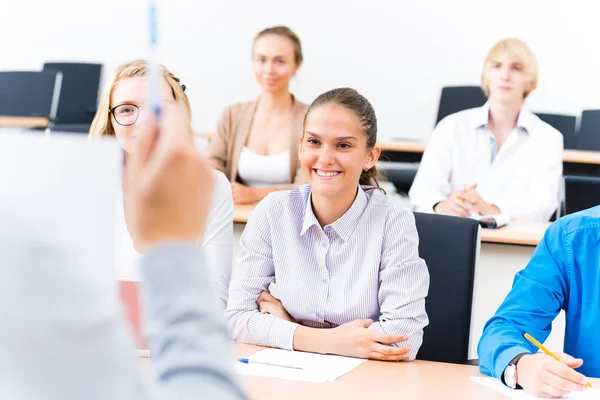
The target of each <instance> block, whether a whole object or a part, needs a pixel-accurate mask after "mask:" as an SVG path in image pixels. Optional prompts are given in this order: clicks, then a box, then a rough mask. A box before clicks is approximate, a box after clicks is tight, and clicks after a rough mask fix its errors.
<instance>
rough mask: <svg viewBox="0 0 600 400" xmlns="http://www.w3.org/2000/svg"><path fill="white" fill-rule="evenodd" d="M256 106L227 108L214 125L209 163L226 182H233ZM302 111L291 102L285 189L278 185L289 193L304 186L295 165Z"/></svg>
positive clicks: (303, 179)
mask: <svg viewBox="0 0 600 400" xmlns="http://www.w3.org/2000/svg"><path fill="white" fill-rule="evenodd" d="M257 104H258V102H257V101H249V102H246V103H238V104H234V105H232V106H229V107H227V108H226V109H225V111H224V112H223V115H221V118H220V120H219V123H218V124H217V133H216V134H215V135H213V137H212V139H211V141H210V147H209V158H210V161H211V162H212V164H213V166H214V167H215V168H216V169H218V170H219V171H221V172H223V173H224V174H225V175H226V176H227V179H229V181H230V182H235V181H236V180H237V177H238V173H237V172H238V160H239V158H240V154H241V153H242V149H243V148H244V145H245V144H246V141H247V140H248V135H249V134H250V128H251V125H252V120H253V118H254V112H255V110H256V105H257ZM306 110H308V105H306V104H304V103H301V102H299V101H297V100H296V99H294V120H293V127H294V128H293V129H294V130H293V132H292V133H291V135H290V175H289V179H288V185H280V187H281V188H282V189H290V188H292V187H294V186H297V185H300V184H302V183H306V178H305V177H304V174H303V173H302V172H301V170H300V163H299V162H298V142H299V139H300V136H302V125H303V123H304V115H305V114H306Z"/></svg>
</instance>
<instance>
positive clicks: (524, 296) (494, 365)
mask: <svg viewBox="0 0 600 400" xmlns="http://www.w3.org/2000/svg"><path fill="white" fill-rule="evenodd" d="M572 250H573V249H572V248H571V247H570V243H569V242H567V241H566V238H565V236H564V234H563V231H562V229H561V226H560V223H554V224H553V225H552V226H550V228H549V229H548V230H547V231H546V234H545V235H544V238H543V239H542V241H541V242H540V244H539V245H538V247H537V248H536V250H535V252H534V253H533V256H532V258H531V260H530V262H529V264H528V265H527V267H525V269H523V270H522V271H520V272H518V273H517V275H516V276H515V279H514V282H513V287H512V289H511V291H510V292H509V293H508V295H507V296H506V298H505V299H504V301H503V302H502V305H501V306H500V308H498V311H496V314H495V315H494V316H493V317H492V318H491V319H490V320H489V321H488V322H487V323H486V325H485V327H484V329H483V334H482V336H481V339H480V341H479V346H478V355H479V365H480V367H479V368H480V370H481V372H483V373H484V374H487V375H491V376H494V377H496V378H501V376H502V373H503V372H504V370H505V369H506V367H507V366H508V363H509V362H510V361H511V360H512V359H513V358H514V357H515V356H517V355H518V354H520V353H524V352H526V353H535V352H537V349H536V348H535V346H533V345H532V344H531V343H529V342H528V341H527V340H526V339H525V338H524V337H523V335H524V333H525V332H527V333H529V334H530V335H532V336H533V337H535V338H536V339H537V340H539V341H540V342H544V341H545V340H546V339H547V338H548V335H549V334H550V330H551V328H552V321H553V320H554V318H556V316H557V315H558V313H559V312H560V310H561V308H564V305H565V302H566V299H567V298H568V283H567V282H568V277H567V272H566V271H567V270H568V269H569V265H572V257H573V251H572ZM532 293H535V295H532Z"/></svg>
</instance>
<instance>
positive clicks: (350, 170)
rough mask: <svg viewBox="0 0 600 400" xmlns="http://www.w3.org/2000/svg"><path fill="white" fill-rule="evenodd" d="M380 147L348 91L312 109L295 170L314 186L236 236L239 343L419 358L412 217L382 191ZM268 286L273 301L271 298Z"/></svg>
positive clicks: (270, 200)
mask: <svg viewBox="0 0 600 400" xmlns="http://www.w3.org/2000/svg"><path fill="white" fill-rule="evenodd" d="M376 141H377V119H376V117H375V112H374V110H373V107H372V106H371V104H370V103H369V101H368V100H367V99H366V98H364V97H363V96H362V95H360V94H359V93H358V92H356V91H355V90H354V89H349V88H341V89H334V90H331V91H329V92H326V93H324V94H322V95H320V96H319V97H318V98H317V99H316V100H315V101H314V102H313V103H312V105H311V106H310V107H309V109H308V112H307V115H306V117H305V120H304V132H303V136H302V138H300V150H299V158H300V161H301V165H302V169H303V171H304V173H305V174H306V176H307V177H309V181H310V184H309V185H304V186H300V187H297V188H296V189H294V190H291V191H281V192H276V193H272V194H270V195H268V196H267V197H266V198H265V199H264V200H263V201H262V202H261V203H260V204H259V205H258V206H257V207H256V210H255V211H254V213H253V214H252V215H251V217H250V219H249V220H248V224H247V226H246V229H245V230H244V233H243V234H242V238H241V241H240V242H241V253H240V257H239V260H238V267H237V268H238V271H237V273H236V274H235V277H234V279H233V280H232V282H231V285H230V288H229V301H228V304H227V310H226V312H225V314H226V317H227V319H228V322H229V328H230V331H231V333H232V335H233V337H234V338H235V339H236V340H239V341H242V342H246V343H252V344H258V345H263V346H272V347H280V348H284V349H294V350H302V351H310V352H316V353H327V354H339V355H345V356H352V357H361V358H373V359H381V360H413V359H414V358H415V357H416V355H417V351H418V350H419V347H420V346H421V343H422V341H423V328H424V327H425V326H426V325H427V323H428V318H427V314H426V313H425V296H427V291H428V288H429V273H428V271H427V266H426V265H425V262H424V261H423V260H422V259H420V258H419V254H418V241H419V239H418V235H417V230H416V227H415V221H414V217H413V215H412V213H411V212H410V211H408V210H406V209H403V208H400V207H398V206H396V205H393V204H392V203H391V202H390V201H389V200H388V198H387V197H386V195H385V194H384V193H383V192H382V191H381V190H380V189H379V184H378V181H377V178H378V176H379V173H378V171H377V168H376V166H375V165H376V162H377V159H378V158H379V154H380V152H381V149H380V148H379V147H378V146H376V145H375V143H376ZM274 282H276V283H277V294H278V295H279V298H280V300H278V299H276V298H275V297H273V296H272V295H271V294H270V293H269V292H268V291H267V290H268V288H269V285H270V284H271V283H274ZM323 328H326V329H323Z"/></svg>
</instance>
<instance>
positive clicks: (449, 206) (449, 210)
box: [433, 190, 471, 217]
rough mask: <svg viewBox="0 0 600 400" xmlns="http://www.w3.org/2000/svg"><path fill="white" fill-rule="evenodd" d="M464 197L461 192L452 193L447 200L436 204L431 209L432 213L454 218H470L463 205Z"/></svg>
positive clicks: (469, 213)
mask: <svg viewBox="0 0 600 400" xmlns="http://www.w3.org/2000/svg"><path fill="white" fill-rule="evenodd" d="M464 195H465V194H464V192H463V191H462V190H456V191H454V192H453V193H452V194H451V195H450V197H448V199H447V200H444V201H440V202H439V203H437V204H436V205H435V207H434V208H433V211H435V212H436V213H438V214H444V215H451V216H454V217H468V216H470V215H471V212H470V211H469V210H468V209H467V207H466V205H465V202H464Z"/></svg>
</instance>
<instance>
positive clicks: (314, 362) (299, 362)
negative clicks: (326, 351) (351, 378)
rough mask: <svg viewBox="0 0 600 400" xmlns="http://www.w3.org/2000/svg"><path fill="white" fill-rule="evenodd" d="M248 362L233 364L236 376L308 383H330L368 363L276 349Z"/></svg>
mask: <svg viewBox="0 0 600 400" xmlns="http://www.w3.org/2000/svg"><path fill="white" fill-rule="evenodd" d="M248 359H249V360H250V362H249V363H248V364H243V363H241V362H239V361H236V364H235V367H236V370H237V372H238V373H240V374H242V375H254V376H267V377H271V378H280V379H292V380H298V381H308V382H332V381H334V380H336V379H337V378H339V377H340V376H342V375H344V374H346V373H348V372H350V371H351V370H353V369H354V368H356V367H358V366H359V365H360V364H362V363H364V362H365V361H367V360H363V359H360V358H350V357H342V356H332V355H323V354H314V353H303V352H298V351H288V350H279V349H267V350H263V351H260V352H258V353H256V354H254V355H252V356H251V357H249V358H248ZM253 361H254V362H262V363H269V364H278V365H288V366H295V367H298V368H300V369H295V368H287V367H280V366H276V365H265V364H259V363H253Z"/></svg>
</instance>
